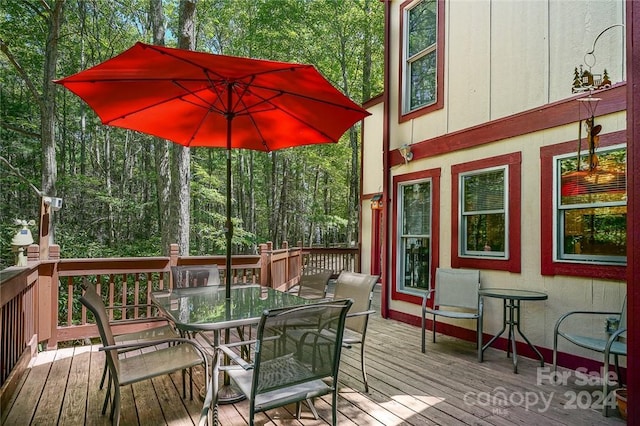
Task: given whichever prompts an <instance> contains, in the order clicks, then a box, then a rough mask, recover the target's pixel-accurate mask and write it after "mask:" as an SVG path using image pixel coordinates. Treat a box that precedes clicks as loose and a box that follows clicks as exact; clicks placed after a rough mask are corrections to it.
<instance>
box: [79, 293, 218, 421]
mask: <svg viewBox="0 0 640 426" xmlns="http://www.w3.org/2000/svg"><path fill="white" fill-rule="evenodd" d="M80 302H81V303H82V304H83V305H84V306H86V307H87V309H89V311H91V313H93V316H94V318H95V321H96V325H97V326H98V331H99V333H100V339H101V340H102V345H103V346H102V347H101V348H100V350H101V351H104V352H105V356H106V359H107V366H108V368H109V384H108V388H107V392H106V395H105V399H104V404H103V406H102V414H104V413H105V412H106V410H107V405H108V404H109V402H110V401H111V416H110V417H111V420H112V422H113V423H114V424H115V425H118V424H119V423H120V387H122V386H127V385H130V384H132V383H136V382H140V381H143V380H148V379H152V378H154V377H158V376H163V375H166V374H170V373H173V372H176V371H182V393H183V397H185V398H186V377H185V370H186V369H189V370H190V372H189V374H190V375H192V372H191V369H192V368H193V367H195V366H198V365H203V366H204V373H205V384H208V383H209V362H208V360H207V354H206V352H205V350H204V349H203V348H202V347H201V346H200V345H198V344H197V343H196V342H193V341H191V340H189V339H183V338H164V339H158V340H147V341H143V342H139V343H125V344H117V343H116V341H115V337H114V335H113V332H112V330H111V325H110V324H109V317H108V315H107V310H106V307H105V306H104V303H103V301H102V298H101V297H100V295H98V293H96V291H95V288H93V287H91V286H88V287H86V288H85V291H84V294H83V295H82V296H81V297H80ZM167 345H168V346H167ZM135 349H144V352H142V351H140V352H133V350H135ZM123 350H127V351H129V353H128V354H127V357H126V358H122V359H121V358H120V357H119V353H120V352H121V351H123ZM190 383H191V385H190V396H191V398H193V382H190ZM111 392H113V398H111Z"/></svg>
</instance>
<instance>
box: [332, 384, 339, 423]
mask: <svg viewBox="0 0 640 426" xmlns="http://www.w3.org/2000/svg"><path fill="white" fill-rule="evenodd" d="M334 388H335V389H334V390H333V398H332V402H333V403H332V404H331V409H332V413H331V414H332V416H331V424H332V425H333V426H336V425H337V424H338V386H337V384H336V383H334Z"/></svg>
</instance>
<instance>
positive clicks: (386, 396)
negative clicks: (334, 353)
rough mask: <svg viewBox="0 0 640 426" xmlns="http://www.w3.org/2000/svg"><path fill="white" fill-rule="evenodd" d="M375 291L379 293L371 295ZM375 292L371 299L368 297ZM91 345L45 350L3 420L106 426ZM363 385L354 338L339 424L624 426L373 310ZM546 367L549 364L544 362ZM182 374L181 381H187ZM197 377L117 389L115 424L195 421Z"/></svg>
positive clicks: (263, 421) (323, 416)
mask: <svg viewBox="0 0 640 426" xmlns="http://www.w3.org/2000/svg"><path fill="white" fill-rule="evenodd" d="M378 294H379V293H378ZM376 303H378V304H379V300H374V306H375V304H376ZM104 359H105V358H104V353H103V352H101V351H99V350H98V346H96V345H94V346H78V347H75V348H66V349H59V350H58V351H49V352H42V353H40V354H38V357H37V358H36V360H35V362H34V363H33V365H32V367H31V368H30V370H29V372H28V374H27V375H26V377H25V378H24V379H23V380H22V382H21V383H20V385H19V386H18V389H17V391H16V394H15V396H14V398H13V399H12V401H11V405H10V406H9V410H8V412H7V413H2V416H3V419H4V420H3V424H6V425H18V424H19V425H23V424H30V425H36V424H38V425H40V424H44V425H48V424H60V425H75V424H87V425H99V426H103V425H108V424H110V421H109V417H108V413H107V415H105V416H103V415H101V413H100V411H101V409H102V401H103V399H104V395H105V390H99V389H98V385H99V382H100V377H101V374H102V368H103V365H104ZM366 361H367V372H368V381H369V387H370V392H369V393H368V394H367V393H364V384H363V382H362V377H361V373H360V350H359V347H358V346H355V347H354V348H351V349H345V350H343V354H342V362H341V367H340V377H339V397H338V424H339V425H341V426H343V425H344V426H356V425H357V426H363V425H366V426H381V425H385V426H397V425H403V426H404V425H416V426H418V425H420V426H422V425H446V426H450V425H470V424H472V425H496V426H508V425H525V424H527V425H528V424H541V425H542V424H544V425H602V426H605V425H624V424H625V422H624V421H623V420H622V419H621V418H620V417H619V415H618V413H617V411H616V410H613V413H612V416H611V417H609V418H605V417H603V416H602V414H601V412H600V411H599V410H596V409H591V408H587V409H569V408H567V407H566V405H567V404H568V403H570V402H571V399H570V398H571V395H572V394H576V393H578V392H583V394H584V395H585V396H587V397H588V396H593V395H596V393H597V391H598V390H599V388H598V387H596V386H577V385H576V384H574V383H573V382H572V381H569V383H568V384H567V385H552V384H550V383H541V384H538V383H537V381H538V375H539V363H537V362H536V361H534V360H531V359H528V358H524V357H520V358H519V368H518V374H514V373H513V366H512V363H511V359H510V358H507V357H506V353H505V352H503V351H499V350H496V349H493V348H489V349H488V350H487V351H486V352H485V360H484V362H482V363H478V362H477V361H476V350H475V345H474V344H473V343H471V342H465V341H461V340H459V339H455V338H451V337H448V336H443V335H440V334H438V335H437V343H432V342H431V334H430V332H428V333H427V353H426V354H423V353H422V352H421V351H420V329H419V328H417V327H413V326H410V325H407V324H403V323H400V322H397V321H391V320H384V319H382V318H380V316H379V315H374V316H373V317H372V319H371V322H370V324H369V331H368V334H367V349H366ZM547 367H548V364H547ZM187 380H188V379H187ZM203 383H204V374H203V370H202V369H196V370H195V373H194V399H193V400H189V399H188V388H187V399H183V398H182V377H181V374H179V373H174V374H172V375H171V376H166V377H163V378H156V379H153V380H152V381H150V382H144V383H140V384H135V385H133V386H126V387H123V389H122V414H121V419H120V424H122V425H133V426H135V425H150V424H153V425H172V426H173V425H192V424H195V423H197V420H198V417H199V414H200V408H201V400H200V399H199V397H198V395H199V393H200V390H201V388H202V386H203ZM501 391H502V392H504V394H505V395H511V396H518V395H520V396H522V397H524V396H527V395H528V396H532V395H541V393H542V395H544V396H545V397H546V398H549V397H551V396H552V398H551V402H550V405H549V407H544V406H542V405H541V404H538V405H534V406H531V407H529V409H527V408H526V407H525V406H524V401H522V402H520V401H517V399H516V400H512V401H511V402H509V401H507V402H508V404H507V405H499V404H488V403H484V401H483V400H482V399H481V397H482V396H486V397H493V398H495V397H497V396H498V395H499V393H500V392H501ZM330 403H331V397H330V396H324V397H322V398H319V399H317V400H316V401H315V406H316V409H317V410H318V413H319V416H320V417H319V419H318V420H315V419H313V416H312V415H311V411H310V410H309V409H308V408H307V407H304V406H303V411H302V416H301V418H300V419H299V420H298V419H295V418H294V412H295V405H294V404H291V405H289V406H286V407H282V408H279V409H275V410H270V411H268V412H267V413H260V414H258V415H257V416H256V424H257V425H268V426H280V425H287V426H289V425H292V426H320V425H327V424H330V422H331V405H330ZM248 412H249V409H248V403H247V401H241V402H239V403H236V404H229V405H221V406H220V407H219V410H218V417H219V419H220V424H221V425H224V426H245V425H247V424H248V419H247V416H248Z"/></svg>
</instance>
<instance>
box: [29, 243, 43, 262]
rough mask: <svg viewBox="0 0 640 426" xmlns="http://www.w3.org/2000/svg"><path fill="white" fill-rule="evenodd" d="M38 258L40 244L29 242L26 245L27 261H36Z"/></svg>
mask: <svg viewBox="0 0 640 426" xmlns="http://www.w3.org/2000/svg"><path fill="white" fill-rule="evenodd" d="M38 260H40V246H39V245H38V244H31V245H30V246H29V247H27V263H29V262H37V261H38Z"/></svg>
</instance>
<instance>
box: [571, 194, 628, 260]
mask: <svg viewBox="0 0 640 426" xmlns="http://www.w3.org/2000/svg"><path fill="white" fill-rule="evenodd" d="M563 224H564V226H563V230H562V237H563V241H564V245H563V246H564V253H565V254H567V255H581V256H579V257H583V258H588V257H589V256H596V257H598V256H616V257H619V256H622V257H624V256H626V251H627V207H626V206H618V207H602V208H586V209H573V210H565V211H564V221H563ZM571 257H573V256H571Z"/></svg>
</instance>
